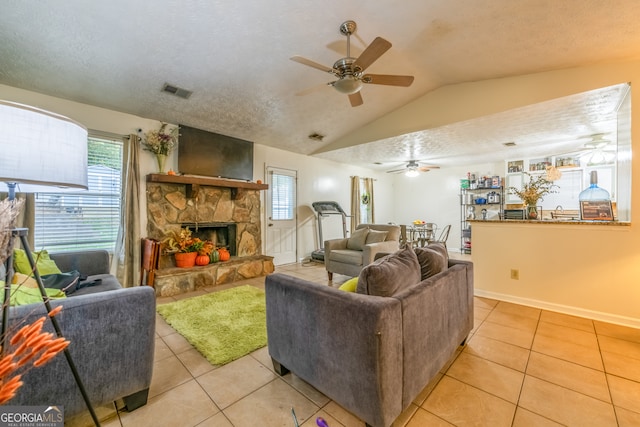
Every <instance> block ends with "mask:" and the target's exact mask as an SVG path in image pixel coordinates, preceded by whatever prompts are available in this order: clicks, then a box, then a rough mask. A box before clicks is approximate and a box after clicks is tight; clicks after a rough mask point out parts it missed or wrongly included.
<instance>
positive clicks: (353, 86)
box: [332, 76, 362, 95]
mask: <svg viewBox="0 0 640 427" xmlns="http://www.w3.org/2000/svg"><path fill="white" fill-rule="evenodd" d="M332 86H333V87H334V88H335V89H336V90H337V91H338V92H340V93H344V94H345V95H352V94H354V93H356V92H359V91H360V89H362V82H361V81H360V80H358V79H357V78H356V77H354V76H344V77H343V78H341V79H340V80H336V81H335V82H333V83H332Z"/></svg>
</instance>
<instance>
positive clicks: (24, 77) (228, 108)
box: [0, 0, 640, 167]
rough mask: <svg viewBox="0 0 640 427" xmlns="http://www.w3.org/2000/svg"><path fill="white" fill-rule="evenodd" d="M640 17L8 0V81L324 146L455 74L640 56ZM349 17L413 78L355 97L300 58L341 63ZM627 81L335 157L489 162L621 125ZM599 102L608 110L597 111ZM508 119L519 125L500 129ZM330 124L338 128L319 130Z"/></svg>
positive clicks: (405, 7) (603, 9) (468, 3)
mask: <svg viewBox="0 0 640 427" xmlns="http://www.w3.org/2000/svg"><path fill="white" fill-rule="evenodd" d="M639 16H640V2H638V1H636V0H619V1H616V2H615V3H611V2H603V1H601V0H563V1H557V0H519V1H513V0H492V1H484V2H480V1H475V0H461V1H450V0H423V1H418V0H410V1H406V2H397V1H390V0H382V1H377V2H371V1H364V0H352V1H349V2H342V1H338V0H326V1H322V2H319V1H311V0H301V1H297V2H291V1H285V0H268V1H267V0H245V1H236V2H231V1H208V2H205V1H189V2H185V1H183V0H155V1H151V0H148V1H129V0H111V1H108V2H87V1H84V0H66V1H64V2H35V1H21V0H8V1H5V2H3V11H2V13H1V14H0V58H2V60H1V61H0V83H1V84H5V85H9V86H14V87H18V88H23V89H27V90H31V91H35V92H40V93H44V94H48V95H52V96H56V97H60V98H64V99H69V100H73V101H77V102H81V103H86V104H90V105H95V106H99V107H104V108H108V109H112V110H116V111H121V112H125V113H130V114H135V115H138V116H141V117H145V118H151V119H156V120H159V121H165V122H169V123H179V124H185V125H188V126H192V127H196V128H200V129H205V130H208V131H212V132H217V133H222V134H225V135H229V136H233V137H236V138H242V139H246V140H250V141H254V142H256V143H259V144H263V145H268V146H272V147H277V148H281V149H284V150H289V151H293V152H296V153H301V154H312V153H316V152H319V151H323V147H326V146H327V145H330V144H332V143H334V142H336V141H338V140H340V139H341V138H344V137H345V136H347V135H349V134H350V133H352V132H354V131H356V130H357V129H359V128H360V127H362V126H364V125H366V124H368V123H370V122H373V121H375V120H376V119H378V118H380V117H382V116H384V115H385V114H387V113H389V112H391V111H394V110H395V109H397V108H399V107H401V106H403V105H405V104H407V103H409V102H411V101H413V100H415V99H417V98H419V97H421V96H423V95H425V94H426V93H429V92H430V91H433V90H434V89H436V88H439V87H442V86H444V85H450V84H456V83H461V82H473V81H478V80H484V79H493V78H500V77H506V76H515V75H521V74H528V73H535V72H541V71H548V70H556V69H562V68H568V67H576V66H582V65H590V64H597V63H602V62H608V61H619V60H627V59H637V58H639V57H640V25H638V23H637V20H638V17H639ZM348 19H352V20H354V21H355V22H356V23H357V30H356V32H355V34H354V35H353V36H351V52H350V53H351V56H352V57H358V56H359V55H360V54H361V53H362V52H363V51H364V49H365V48H366V47H367V46H368V45H369V44H370V43H371V42H372V41H373V40H374V39H375V38H376V37H378V36H380V37H383V38H384V39H386V40H388V41H390V42H391V43H392V45H393V46H392V47H391V49H390V50H388V51H387V52H386V53H384V54H383V55H382V56H381V57H380V58H379V59H378V60H377V61H375V62H374V63H373V64H372V65H371V66H370V67H369V68H368V69H367V70H366V71H367V72H370V73H375V74H400V75H412V76H415V80H414V82H413V84H412V85H411V86H410V87H393V86H386V85H374V84H366V85H364V87H363V88H362V90H361V95H362V98H363V105H361V106H358V107H352V106H351V105H350V103H349V101H348V98H347V96H346V95H344V94H340V93H338V92H337V91H336V90H335V89H334V88H332V87H330V86H327V85H326V83H328V82H331V81H334V80H335V77H333V76H332V75H330V74H328V73H323V72H322V71H320V70H317V69H314V68H312V67H307V66H305V65H302V64H300V63H296V62H293V61H291V60H290V59H289V58H290V57H292V56H294V55H300V56H303V57H305V58H308V59H310V60H313V61H315V62H317V63H319V64H322V65H324V66H327V67H332V66H333V64H334V62H336V61H337V60H338V59H340V58H342V57H344V56H346V40H347V39H346V37H345V36H343V35H342V34H341V33H340V31H339V27H340V25H341V24H342V23H343V22H344V21H346V20H348ZM165 83H169V84H171V85H174V86H176V87H180V88H184V89H186V90H188V91H192V92H193V93H192V95H191V96H190V97H189V98H188V99H183V98H180V97H176V96H174V95H171V94H168V93H166V92H163V91H162V88H163V85H164V84H165ZM623 90H624V89H623V88H621V87H616V88H613V89H611V88H610V89H607V90H603V91H597V92H594V93H592V94H585V95H578V96H576V97H569V98H567V99H563V100H556V101H552V103H551V104H548V105H546V106H532V107H525V109H524V110H519V111H514V112H507V113H503V114H502V115H498V116H495V117H487V118H481V119H477V120H472V121H468V122H461V123H456V124H451V125H447V126H444V127H442V128H438V129H430V130H428V131H426V130H425V132H423V133H412V134H408V135H396V136H394V137H392V138H387V137H385V138H375V137H374V138H372V139H371V141H368V142H367V143H365V144H363V145H359V146H356V147H347V148H344V149H341V150H338V151H335V152H328V153H323V154H321V156H322V157H325V158H329V159H333V160H336V161H344V160H345V159H350V161H351V162H355V163H358V164H362V165H373V164H374V163H376V162H378V163H382V165H381V166H380V167H387V166H388V165H387V164H388V163H392V162H400V161H406V160H410V159H428V160H429V161H431V162H433V163H440V164H442V165H446V164H448V163H449V164H450V163H452V162H463V161H464V159H465V158H466V159H468V158H470V156H475V159H476V160H478V157H477V156H479V155H480V154H481V153H483V152H484V153H486V152H487V151H488V150H487V147H486V146H485V145H486V144H489V143H490V142H491V141H493V142H494V143H495V142H496V141H499V142H500V143H503V142H507V141H509V140H512V139H513V138H514V136H513V135H515V134H522V133H527V134H531V135H532V136H531V139H535V140H537V141H538V142H539V141H547V140H548V141H551V142H558V141H565V140H568V139H574V140H579V141H582V139H581V138H585V137H588V136H589V135H590V134H595V133H602V132H612V130H611V126H612V125H611V123H610V119H611V117H610V116H611V105H612V104H614V103H615V98H616V96H620V93H621V91H623ZM300 92H303V93H306V94H304V95H300V94H299V93H300ZM585 99H591V100H595V101H596V102H595V103H593V102H592V103H591V104H589V105H591V106H592V107H593V105H596V106H598V107H601V108H602V109H594V108H591V110H589V108H584V107H583V106H584V105H585V104H583V103H584V101H585ZM526 108H529V109H528V110H527V109H526ZM594 117H597V120H595V121H594V120H593V118H594ZM495 120H500V121H501V122H502V123H512V125H511V126H509V127H508V128H501V130H500V131H499V132H498V131H496V128H495V123H496V122H495ZM541 124H546V125H549V126H546V127H544V129H542V128H541V126H540V125H541ZM314 133H315V134H319V135H323V136H324V138H322V140H317V139H315V140H314V139H310V138H309V137H308V136H309V135H310V134H314ZM471 138H473V139H474V143H473V144H470V143H469V140H470V139H471ZM581 143H582V142H581ZM567 149H569V148H567ZM494 151H495V150H494ZM345 156H349V157H345Z"/></svg>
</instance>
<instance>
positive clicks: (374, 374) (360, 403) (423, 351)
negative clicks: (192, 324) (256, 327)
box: [265, 260, 473, 427]
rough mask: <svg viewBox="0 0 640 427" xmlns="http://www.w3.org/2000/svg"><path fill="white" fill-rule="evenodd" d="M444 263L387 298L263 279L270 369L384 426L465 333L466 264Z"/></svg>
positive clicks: (276, 277) (469, 315)
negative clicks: (292, 375) (290, 374)
mask: <svg viewBox="0 0 640 427" xmlns="http://www.w3.org/2000/svg"><path fill="white" fill-rule="evenodd" d="M447 264H448V268H446V269H445V270H444V271H442V272H440V273H437V274H435V275H433V276H432V277H430V278H427V279H425V280H422V281H420V278H418V283H415V284H414V285H411V286H408V287H406V288H404V289H403V290H400V292H399V293H397V294H396V295H394V296H391V297H383V296H373V295H364V294H360V293H350V292H344V291H342V290H339V289H336V288H333V287H330V286H326V285H321V284H317V283H312V282H308V281H305V280H302V279H298V278H295V277H291V276H288V275H284V274H279V273H277V274H272V275H270V276H267V278H266V283H265V287H266V303H267V334H268V348H269V353H270V355H271V358H272V360H273V365H274V368H275V369H276V371H277V372H278V373H280V374H281V375H284V374H286V373H287V372H288V371H289V370H290V371H291V372H293V373H295V374H296V375H297V376H299V377H300V378H302V379H303V380H305V381H306V382H308V383H309V384H311V385H312V386H314V387H315V388H317V389H318V390H319V391H321V392H322V393H324V394H325V395H326V396H328V397H329V398H331V399H332V400H334V401H336V402H337V403H338V404H339V405H341V406H342V407H344V408H345V409H347V410H349V411H350V412H352V413H353V414H355V415H357V416H358V417H360V418H361V419H362V420H364V421H365V422H366V423H367V425H371V426H376V427H382V426H384V427H387V426H389V425H391V424H392V423H393V421H394V420H395V419H396V418H397V417H398V416H399V415H400V413H401V412H402V411H403V410H405V409H406V408H407V407H408V406H409V405H410V403H411V401H412V400H413V399H414V398H415V397H416V396H418V394H419V393H420V392H421V391H422V390H423V389H424V387H425V386H426V385H427V384H428V383H429V381H430V380H431V379H432V378H433V377H434V376H435V375H436V374H437V373H438V371H439V370H440V369H441V368H442V367H443V366H444V365H445V364H446V362H447V361H448V360H449V359H450V358H451V357H452V355H453V354H454V353H455V351H456V349H457V348H458V347H459V346H460V345H462V344H464V342H465V340H466V338H467V336H468V334H469V332H470V331H471V329H472V328H473V264H472V263H470V262H466V261H457V260H448V261H447ZM363 272H364V270H363ZM419 277H420V276H419ZM361 279H362V275H361V276H360V280H361ZM358 286H360V285H358Z"/></svg>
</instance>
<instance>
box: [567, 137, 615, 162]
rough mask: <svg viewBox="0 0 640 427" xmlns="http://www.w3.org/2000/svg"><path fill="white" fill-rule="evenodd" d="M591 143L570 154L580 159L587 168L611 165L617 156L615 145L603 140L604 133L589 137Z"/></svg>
mask: <svg viewBox="0 0 640 427" xmlns="http://www.w3.org/2000/svg"><path fill="white" fill-rule="evenodd" d="M590 138H591V141H589V142H586V143H585V144H584V146H583V148H581V149H579V150H577V151H575V152H573V153H570V154H573V155H576V156H577V157H578V158H580V159H581V162H584V163H586V164H587V165H588V166H594V165H599V164H607V163H611V162H613V161H614V160H615V158H616V154H617V147H616V144H612V141H611V140H609V139H606V138H605V134H604V133H596V134H593V135H591V136H590Z"/></svg>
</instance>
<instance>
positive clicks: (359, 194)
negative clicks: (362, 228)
mask: <svg viewBox="0 0 640 427" xmlns="http://www.w3.org/2000/svg"><path fill="white" fill-rule="evenodd" d="M373 181H374V179H373V178H360V177H359V176H352V177H351V231H352V232H353V230H355V229H356V227H357V226H358V224H361V223H363V222H368V223H372V224H373V223H375V221H376V220H375V214H374V212H375V210H374V205H373Z"/></svg>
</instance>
